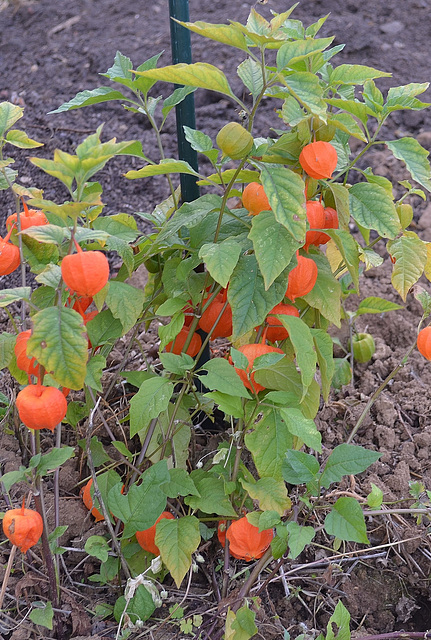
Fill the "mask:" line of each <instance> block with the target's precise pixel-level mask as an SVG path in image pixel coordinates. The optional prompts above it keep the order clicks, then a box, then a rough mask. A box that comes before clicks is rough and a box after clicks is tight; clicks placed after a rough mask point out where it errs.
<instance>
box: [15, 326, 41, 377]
mask: <svg viewBox="0 0 431 640" xmlns="http://www.w3.org/2000/svg"><path fill="white" fill-rule="evenodd" d="M30 336H31V329H28V330H27V331H21V333H19V334H18V335H17V337H16V342H15V347H14V351H15V356H16V364H17V366H18V369H21V371H25V372H26V373H28V375H30V376H38V375H39V371H40V366H39V364H38V363H37V361H36V358H32V357H31V356H28V355H27V342H28V339H29V338H30Z"/></svg>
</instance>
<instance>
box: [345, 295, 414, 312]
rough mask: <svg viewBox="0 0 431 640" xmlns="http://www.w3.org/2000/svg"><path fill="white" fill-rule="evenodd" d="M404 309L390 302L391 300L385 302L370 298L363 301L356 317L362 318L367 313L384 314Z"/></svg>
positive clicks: (373, 297)
mask: <svg viewBox="0 0 431 640" xmlns="http://www.w3.org/2000/svg"><path fill="white" fill-rule="evenodd" d="M403 308H404V307H402V306H401V305H400V304H396V303H395V302H390V301H389V300H384V298H377V297H375V296H370V297H369V298H364V300H361V302H360V303H359V306H358V308H357V310H356V315H357V316H362V315H364V314H365V313H384V312H385V311H398V309H403Z"/></svg>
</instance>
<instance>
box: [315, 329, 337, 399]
mask: <svg viewBox="0 0 431 640" xmlns="http://www.w3.org/2000/svg"><path fill="white" fill-rule="evenodd" d="M311 335H312V336H313V341H314V348H315V349H316V356H317V362H318V364H319V370H320V383H321V385H322V396H323V399H324V401H325V402H328V397H329V392H330V390H331V382H332V377H333V375H334V371H335V364H334V357H333V343H332V338H331V336H330V335H329V334H328V333H327V332H326V331H323V329H311Z"/></svg>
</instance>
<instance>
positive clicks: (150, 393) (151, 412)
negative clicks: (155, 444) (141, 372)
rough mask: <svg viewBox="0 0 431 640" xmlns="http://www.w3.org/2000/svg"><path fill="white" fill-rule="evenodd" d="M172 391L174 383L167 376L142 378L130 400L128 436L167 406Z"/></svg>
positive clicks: (144, 425) (145, 424) (131, 435)
mask: <svg viewBox="0 0 431 640" xmlns="http://www.w3.org/2000/svg"><path fill="white" fill-rule="evenodd" d="M173 392H174V385H173V384H172V382H170V381H169V380H168V379H167V378H161V377H159V376H157V377H155V378H150V379H149V380H144V382H143V383H142V384H141V386H140V388H139V391H138V392H137V393H136V394H135V395H134V396H133V398H132V399H131V401H130V437H133V436H134V435H135V434H136V433H138V431H140V430H141V429H144V428H145V427H146V426H147V425H148V423H149V422H150V420H152V419H153V418H157V417H158V415H159V414H160V413H161V412H162V411H165V410H166V409H167V408H168V405H169V400H170V399H171V397H172V394H173Z"/></svg>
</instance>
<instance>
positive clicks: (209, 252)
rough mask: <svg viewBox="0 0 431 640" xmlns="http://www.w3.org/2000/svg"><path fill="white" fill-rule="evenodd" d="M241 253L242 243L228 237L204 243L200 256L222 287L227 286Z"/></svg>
mask: <svg viewBox="0 0 431 640" xmlns="http://www.w3.org/2000/svg"><path fill="white" fill-rule="evenodd" d="M240 253H241V245H240V244H238V243H237V242H235V240H232V239H231V238H227V239H226V240H224V241H223V242H219V243H213V242H212V243H208V244H204V245H202V247H201V248H200V250H199V257H200V258H202V260H203V261H204V262H205V265H206V267H207V270H208V271H209V273H210V275H211V277H212V278H214V280H215V281H216V282H218V283H219V284H221V286H222V287H227V284H228V282H229V279H230V277H231V275H232V272H233V270H234V269H235V267H236V265H237V262H238V259H239V256H240ZM277 275H278V274H277Z"/></svg>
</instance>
